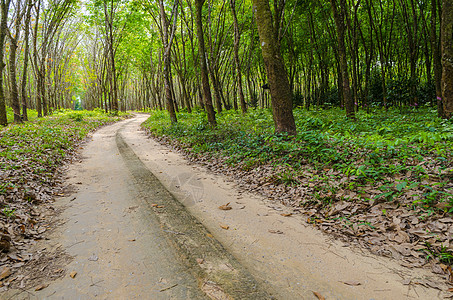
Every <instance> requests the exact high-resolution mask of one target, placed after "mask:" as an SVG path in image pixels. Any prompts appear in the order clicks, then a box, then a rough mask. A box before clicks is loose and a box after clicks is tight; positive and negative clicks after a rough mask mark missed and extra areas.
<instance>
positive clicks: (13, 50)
mask: <svg viewBox="0 0 453 300" xmlns="http://www.w3.org/2000/svg"><path fill="white" fill-rule="evenodd" d="M20 4H21V2H20V0H19V1H17V3H16V7H15V9H16V15H15V21H14V23H15V24H14V33H11V31H9V40H10V52H9V82H10V85H11V107H12V109H13V113H14V123H22V119H21V117H20V102H19V90H18V88H17V76H16V54H17V47H18V45H17V44H18V40H19V37H20V25H21V21H22V12H21V7H20Z"/></svg>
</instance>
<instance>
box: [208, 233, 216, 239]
mask: <svg viewBox="0 0 453 300" xmlns="http://www.w3.org/2000/svg"><path fill="white" fill-rule="evenodd" d="M206 236H207V237H209V238H213V237H214V236H213V235H212V234H210V233H207V234H206Z"/></svg>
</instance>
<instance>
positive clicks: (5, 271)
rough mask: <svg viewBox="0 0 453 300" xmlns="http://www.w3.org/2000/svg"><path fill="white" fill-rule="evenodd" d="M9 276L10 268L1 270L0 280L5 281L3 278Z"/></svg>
mask: <svg viewBox="0 0 453 300" xmlns="http://www.w3.org/2000/svg"><path fill="white" fill-rule="evenodd" d="M9 275H11V270H10V268H8V267H4V268H3V269H2V272H1V273H0V280H3V279H5V278H6V277H8V276H9Z"/></svg>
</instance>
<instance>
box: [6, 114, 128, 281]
mask: <svg viewBox="0 0 453 300" xmlns="http://www.w3.org/2000/svg"><path fill="white" fill-rule="evenodd" d="M33 115H34V114H33V113H32V112H31V113H30V116H33ZM122 116H123V117H124V116H125V114H124V115H122ZM121 119H122V117H121V116H120V117H112V116H109V115H106V114H104V113H103V112H102V110H95V111H71V110H62V111H56V112H54V113H53V114H52V115H51V116H48V117H45V118H40V119H36V120H35V121H31V122H26V123H22V124H17V125H15V124H12V125H9V126H8V127H0V228H1V229H2V231H1V232H0V253H1V252H4V254H1V261H2V267H3V270H2V274H3V275H4V274H8V272H10V273H11V274H13V276H9V277H8V276H7V277H8V278H7V279H5V280H4V281H3V282H2V286H8V285H9V284H10V283H11V282H13V281H14V279H16V278H18V277H17V276H19V275H18V274H16V275H14V272H15V271H16V270H17V269H18V268H20V267H22V266H23V265H24V264H29V263H31V264H33V261H34V260H36V259H38V257H33V256H31V255H30V254H29V253H30V246H31V245H32V244H33V243H34V241H35V240H38V239H41V238H42V234H43V233H44V232H45V231H46V230H47V228H48V227H49V225H50V224H49V222H50V221H51V219H49V218H48V214H49V209H52V208H51V205H50V204H51V201H52V199H53V198H54V197H55V196H62V195H63V194H62V193H63V192H62V188H63V186H62V185H61V183H62V182H63V180H64V178H62V174H61V172H60V171H61V167H62V166H63V165H64V164H65V163H67V162H70V161H71V159H72V158H73V157H74V153H75V151H76V149H77V148H78V145H79V144H80V142H81V141H82V140H83V139H84V138H86V137H87V135H88V134H89V133H90V132H92V131H93V130H95V129H96V128H98V127H100V126H103V125H106V124H109V123H112V122H116V121H119V120H121ZM5 272H6V273H5ZM3 275H2V276H3ZM4 278H5V277H3V278H2V279H4ZM20 278H22V279H23V278H24V276H22V277H20ZM14 284H18V285H19V284H21V282H20V281H19V280H18V282H15V283H14Z"/></svg>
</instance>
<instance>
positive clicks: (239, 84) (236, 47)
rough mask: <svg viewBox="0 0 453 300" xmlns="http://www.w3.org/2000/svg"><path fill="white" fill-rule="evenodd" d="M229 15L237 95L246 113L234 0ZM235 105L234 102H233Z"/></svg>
mask: <svg viewBox="0 0 453 300" xmlns="http://www.w3.org/2000/svg"><path fill="white" fill-rule="evenodd" d="M230 8H231V14H232V15H233V24H234V63H235V64H236V76H237V79H236V80H237V88H238V93H239V103H240V104H241V110H242V113H244V114H245V113H246V112H247V103H245V98H244V91H243V88H242V73H241V64H240V61H239V42H240V39H241V33H240V32H239V23H238V18H237V15H236V0H230ZM235 103H236V100H235Z"/></svg>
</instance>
